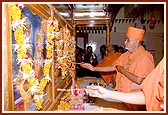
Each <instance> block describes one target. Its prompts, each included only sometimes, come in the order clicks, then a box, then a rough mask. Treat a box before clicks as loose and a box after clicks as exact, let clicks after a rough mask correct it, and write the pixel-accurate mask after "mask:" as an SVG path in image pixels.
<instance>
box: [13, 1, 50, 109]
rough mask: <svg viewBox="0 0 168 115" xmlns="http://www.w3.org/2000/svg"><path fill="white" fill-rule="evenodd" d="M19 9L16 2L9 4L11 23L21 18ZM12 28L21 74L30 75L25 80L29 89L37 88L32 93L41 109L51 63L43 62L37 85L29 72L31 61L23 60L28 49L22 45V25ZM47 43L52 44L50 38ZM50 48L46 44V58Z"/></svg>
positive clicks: (48, 56) (23, 43)
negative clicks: (42, 72)
mask: <svg viewBox="0 0 168 115" xmlns="http://www.w3.org/2000/svg"><path fill="white" fill-rule="evenodd" d="M21 11H22V10H21V9H20V8H19V7H18V5H16V4H12V5H11V6H10V12H11V18H12V24H14V23H17V22H19V21H20V20H21ZM12 30H13V31H14V37H15V41H16V44H17V45H18V48H17V56H18V58H19V59H20V60H21V63H22V62H23V63H22V65H21V67H20V69H21V71H22V72H23V75H24V74H28V75H30V76H31V77H28V78H26V80H27V82H28V87H29V89H31V88H32V86H37V87H38V90H36V92H35V93H34V94H36V98H35V99H34V101H35V103H36V109H37V110H41V109H42V103H43V99H42V98H41V96H43V91H44V88H45V87H46V85H47V83H48V81H49V80H50V78H48V77H49V70H50V67H51V63H50V64H45V65H46V66H45V67H44V78H43V79H42V80H41V81H40V84H39V85H38V84H37V79H36V78H35V76H34V75H33V74H32V73H31V71H32V66H31V62H29V61H25V60H28V59H26V53H27V50H28V49H27V48H26V47H24V45H25V42H24V32H23V27H22V26H20V27H19V26H18V27H13V28H12ZM48 30H49V32H52V31H53V28H52V27H51V28H48ZM48 43H50V44H53V42H52V38H49V39H48ZM51 50H52V47H50V46H48V47H47V58H50V59H51V58H52V51H51ZM29 58H30V57H29Z"/></svg>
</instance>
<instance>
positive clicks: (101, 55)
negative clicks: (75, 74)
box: [97, 45, 106, 63]
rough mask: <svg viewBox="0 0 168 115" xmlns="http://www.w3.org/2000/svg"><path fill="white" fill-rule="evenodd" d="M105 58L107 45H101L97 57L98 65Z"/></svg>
mask: <svg viewBox="0 0 168 115" xmlns="http://www.w3.org/2000/svg"><path fill="white" fill-rule="evenodd" d="M105 56H106V45H101V46H100V53H99V54H98V55H97V61H98V63H100V62H101V61H102V59H103V58H104V57H105Z"/></svg>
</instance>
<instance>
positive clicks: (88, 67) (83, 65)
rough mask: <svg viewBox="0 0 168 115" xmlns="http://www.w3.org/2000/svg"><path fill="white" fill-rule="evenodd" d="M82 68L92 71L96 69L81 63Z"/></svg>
mask: <svg viewBox="0 0 168 115" xmlns="http://www.w3.org/2000/svg"><path fill="white" fill-rule="evenodd" d="M80 66H81V67H83V68H86V69H89V70H91V71H94V70H95V68H94V67H93V66H92V65H91V64H89V63H81V64H80Z"/></svg>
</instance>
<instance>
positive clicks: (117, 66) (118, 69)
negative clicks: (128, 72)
mask: <svg viewBox="0 0 168 115" xmlns="http://www.w3.org/2000/svg"><path fill="white" fill-rule="evenodd" d="M115 67H116V69H117V71H118V72H120V73H123V70H124V67H123V66H120V65H116V66H115Z"/></svg>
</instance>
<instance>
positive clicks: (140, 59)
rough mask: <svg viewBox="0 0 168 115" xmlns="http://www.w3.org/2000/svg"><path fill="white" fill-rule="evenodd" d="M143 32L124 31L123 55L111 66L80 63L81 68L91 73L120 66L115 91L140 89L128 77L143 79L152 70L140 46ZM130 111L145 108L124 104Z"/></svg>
mask: <svg viewBox="0 0 168 115" xmlns="http://www.w3.org/2000/svg"><path fill="white" fill-rule="evenodd" d="M144 33H145V31H144V30H143V29H139V28H134V27H130V26H129V27H128V29H127V31H126V39H125V43H124V44H125V49H127V50H128V51H127V52H125V53H123V54H122V55H121V56H120V57H119V58H118V59H117V60H116V61H115V62H114V63H113V65H111V66H104V67H93V66H92V65H91V64H88V63H82V64H81V66H82V67H84V68H87V69H90V70H92V71H100V72H107V71H115V70H116V66H122V67H123V68H124V70H125V71H124V73H120V72H118V71H117V75H116V87H115V90H117V91H120V92H136V91H141V90H142V88H141V87H140V86H139V85H138V84H137V83H135V82H134V81H131V80H130V79H129V78H130V77H135V78H137V79H138V78H145V77H146V76H147V75H148V74H149V73H150V72H151V71H152V70H153V69H154V66H155V65H154V59H153V56H152V54H151V53H150V52H148V51H147V50H145V49H144V47H143V46H142V45H141V42H142V41H143V38H144ZM124 104H125V105H126V106H127V107H128V108H129V109H130V110H144V109H145V106H140V105H133V104H127V103H124Z"/></svg>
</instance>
